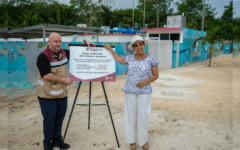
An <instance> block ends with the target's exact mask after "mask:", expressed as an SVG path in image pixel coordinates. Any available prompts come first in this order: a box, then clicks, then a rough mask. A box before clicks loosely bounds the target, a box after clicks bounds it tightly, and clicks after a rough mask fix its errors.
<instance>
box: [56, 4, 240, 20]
mask: <svg viewBox="0 0 240 150" xmlns="http://www.w3.org/2000/svg"><path fill="white" fill-rule="evenodd" d="M93 1H94V0H93ZM95 1H97V0H95ZM133 1H134V7H136V6H137V2H138V0H115V5H114V6H113V9H121V8H123V9H125V8H132V7H133ZM177 1H179V0H174V2H177ZM229 1H230V0H206V4H211V6H212V8H216V10H215V12H217V14H216V15H215V17H216V18H218V17H221V16H222V14H223V12H224V6H226V5H228V4H229ZM59 2H60V3H64V4H69V2H70V0H59ZM233 7H235V8H240V0H233ZM176 9H177V8H176V7H174V10H175V11H176ZM234 11H235V12H236V14H235V15H234V17H240V9H234Z"/></svg>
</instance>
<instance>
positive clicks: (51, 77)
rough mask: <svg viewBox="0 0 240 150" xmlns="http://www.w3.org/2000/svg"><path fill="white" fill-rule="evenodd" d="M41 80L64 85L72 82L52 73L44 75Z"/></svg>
mask: <svg viewBox="0 0 240 150" xmlns="http://www.w3.org/2000/svg"><path fill="white" fill-rule="evenodd" d="M43 79H45V80H48V81H52V82H63V83H66V84H72V82H73V80H72V79H71V78H63V77H59V76H56V75H54V74H53V73H49V74H46V75H45V76H43Z"/></svg>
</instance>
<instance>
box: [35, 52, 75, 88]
mask: <svg viewBox="0 0 240 150" xmlns="http://www.w3.org/2000/svg"><path fill="white" fill-rule="evenodd" d="M37 67H38V69H39V72H40V75H41V77H42V78H43V79H45V80H49V81H52V82H63V83H66V84H72V82H73V80H72V79H71V78H63V77H59V76H56V75H54V74H53V73H52V72H51V67H50V63H49V61H48V59H47V57H46V56H45V55H44V54H40V55H39V56H38V59H37Z"/></svg>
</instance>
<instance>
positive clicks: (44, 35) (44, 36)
mask: <svg viewBox="0 0 240 150" xmlns="http://www.w3.org/2000/svg"><path fill="white" fill-rule="evenodd" d="M42 28H43V42H44V43H45V42H46V33H45V28H44V27H42Z"/></svg>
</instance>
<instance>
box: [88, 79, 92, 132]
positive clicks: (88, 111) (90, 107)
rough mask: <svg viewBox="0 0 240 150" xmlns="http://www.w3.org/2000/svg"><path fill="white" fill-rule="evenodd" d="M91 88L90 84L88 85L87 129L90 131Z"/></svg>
mask: <svg viewBox="0 0 240 150" xmlns="http://www.w3.org/2000/svg"><path fill="white" fill-rule="evenodd" d="M91 87H92V82H91V81H90V83H89V110H88V129H90V115H91V112H90V111H91Z"/></svg>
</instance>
